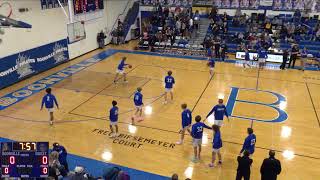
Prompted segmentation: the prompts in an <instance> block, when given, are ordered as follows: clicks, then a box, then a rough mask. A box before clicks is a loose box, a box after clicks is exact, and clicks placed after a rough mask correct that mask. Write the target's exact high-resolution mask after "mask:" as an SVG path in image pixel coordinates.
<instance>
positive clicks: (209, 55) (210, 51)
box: [207, 47, 212, 58]
mask: <svg viewBox="0 0 320 180" xmlns="http://www.w3.org/2000/svg"><path fill="white" fill-rule="evenodd" d="M207 56H208V58H212V49H211V47H209V48H208V49H207Z"/></svg>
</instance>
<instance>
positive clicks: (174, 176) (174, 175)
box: [171, 174, 179, 180]
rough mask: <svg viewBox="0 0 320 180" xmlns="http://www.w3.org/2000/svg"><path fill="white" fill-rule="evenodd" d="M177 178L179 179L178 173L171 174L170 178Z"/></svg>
mask: <svg viewBox="0 0 320 180" xmlns="http://www.w3.org/2000/svg"><path fill="white" fill-rule="evenodd" d="M178 179H179V176H178V174H173V175H172V176H171V180H178Z"/></svg>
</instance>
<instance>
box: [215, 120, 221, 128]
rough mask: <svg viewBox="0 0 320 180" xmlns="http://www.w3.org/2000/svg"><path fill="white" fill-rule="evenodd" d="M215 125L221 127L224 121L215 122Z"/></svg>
mask: <svg viewBox="0 0 320 180" xmlns="http://www.w3.org/2000/svg"><path fill="white" fill-rule="evenodd" d="M214 124H215V125H217V126H219V127H221V126H222V125H223V120H214Z"/></svg>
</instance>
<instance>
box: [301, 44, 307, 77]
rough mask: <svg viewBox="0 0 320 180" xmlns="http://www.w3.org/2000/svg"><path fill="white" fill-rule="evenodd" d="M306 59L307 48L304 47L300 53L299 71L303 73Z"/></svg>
mask: <svg viewBox="0 0 320 180" xmlns="http://www.w3.org/2000/svg"><path fill="white" fill-rule="evenodd" d="M307 58H308V50H307V47H304V48H303V50H302V51H301V70H302V71H304V68H305V65H306V62H307Z"/></svg>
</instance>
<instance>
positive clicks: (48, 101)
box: [40, 88, 59, 125]
mask: <svg viewBox="0 0 320 180" xmlns="http://www.w3.org/2000/svg"><path fill="white" fill-rule="evenodd" d="M51 91H52V90H51V88H47V89H46V92H47V94H46V95H45V96H43V98H42V103H41V109H40V110H42V109H43V105H45V107H46V108H47V110H48V112H49V114H50V125H53V120H54V116H53V112H54V105H56V106H57V108H58V109H59V105H58V101H57V99H56V97H55V96H54V95H52V94H51Z"/></svg>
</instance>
